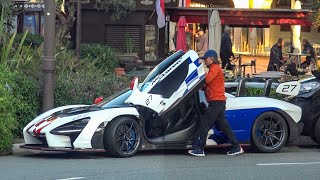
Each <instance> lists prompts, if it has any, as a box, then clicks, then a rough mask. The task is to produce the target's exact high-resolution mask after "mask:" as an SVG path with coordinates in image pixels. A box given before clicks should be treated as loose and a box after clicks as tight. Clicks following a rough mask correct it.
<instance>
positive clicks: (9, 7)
mask: <svg viewBox="0 0 320 180" xmlns="http://www.w3.org/2000/svg"><path fill="white" fill-rule="evenodd" d="M2 9H4V15H3V19H4V28H5V29H6V30H8V31H10V29H11V28H12V27H13V26H12V24H11V23H12V20H13V16H14V13H15V12H14V8H13V3H12V0H1V4H0V12H1V11H2Z"/></svg>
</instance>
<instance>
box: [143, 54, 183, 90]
mask: <svg viewBox="0 0 320 180" xmlns="http://www.w3.org/2000/svg"><path fill="white" fill-rule="evenodd" d="M183 54H184V52H183V51H182V50H180V51H177V52H176V53H174V54H172V55H171V56H169V57H168V58H167V59H165V60H164V61H162V62H161V63H160V64H158V65H157V66H156V67H155V68H154V69H153V70H152V71H151V72H150V73H149V74H148V76H147V77H146V79H145V80H144V81H143V84H142V86H141V89H140V90H141V91H143V90H144V89H145V88H146V87H148V85H149V84H150V82H152V80H153V79H154V78H155V77H157V76H158V75H159V74H161V73H162V72H163V71H165V70H166V69H167V68H168V67H169V66H170V65H171V64H172V63H174V62H176V61H177V60H178V59H179V58H180V57H181V56H182V55H183Z"/></svg>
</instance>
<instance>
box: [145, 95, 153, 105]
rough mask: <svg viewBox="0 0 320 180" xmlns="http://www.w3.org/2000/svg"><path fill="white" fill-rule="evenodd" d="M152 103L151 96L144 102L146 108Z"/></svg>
mask: <svg viewBox="0 0 320 180" xmlns="http://www.w3.org/2000/svg"><path fill="white" fill-rule="evenodd" d="M151 101H152V95H150V96H149V97H148V98H147V100H146V101H145V103H146V105H147V106H148V105H149V104H150V103H151Z"/></svg>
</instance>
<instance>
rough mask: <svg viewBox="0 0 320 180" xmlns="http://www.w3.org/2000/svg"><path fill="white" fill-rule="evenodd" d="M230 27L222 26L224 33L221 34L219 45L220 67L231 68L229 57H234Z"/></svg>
mask: <svg viewBox="0 0 320 180" xmlns="http://www.w3.org/2000/svg"><path fill="white" fill-rule="evenodd" d="M230 34H231V28H230V27H229V26H226V27H225V28H224V33H223V34H222V36H221V45H220V58H221V61H222V69H226V70H232V66H231V63H230V58H234V54H233V52H232V42H231V37H230Z"/></svg>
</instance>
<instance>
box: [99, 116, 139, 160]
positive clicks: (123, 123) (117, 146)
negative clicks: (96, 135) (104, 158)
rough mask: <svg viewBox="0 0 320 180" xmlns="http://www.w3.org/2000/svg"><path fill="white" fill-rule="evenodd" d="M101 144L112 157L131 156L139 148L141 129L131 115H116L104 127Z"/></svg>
mask: <svg viewBox="0 0 320 180" xmlns="http://www.w3.org/2000/svg"><path fill="white" fill-rule="evenodd" d="M103 144H104V148H105V149H106V151H107V152H108V153H109V154H110V155H112V156H114V157H121V158H126V157H131V156H133V155H134V154H135V153H136V152H137V151H138V150H139V148H140V144H141V130H140V127H139V124H138V123H137V121H136V120H135V119H133V118H131V117H125V116H122V117H118V118H116V119H114V120H112V121H110V122H109V123H108V124H107V126H106V127H105V131H104V137H103Z"/></svg>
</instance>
